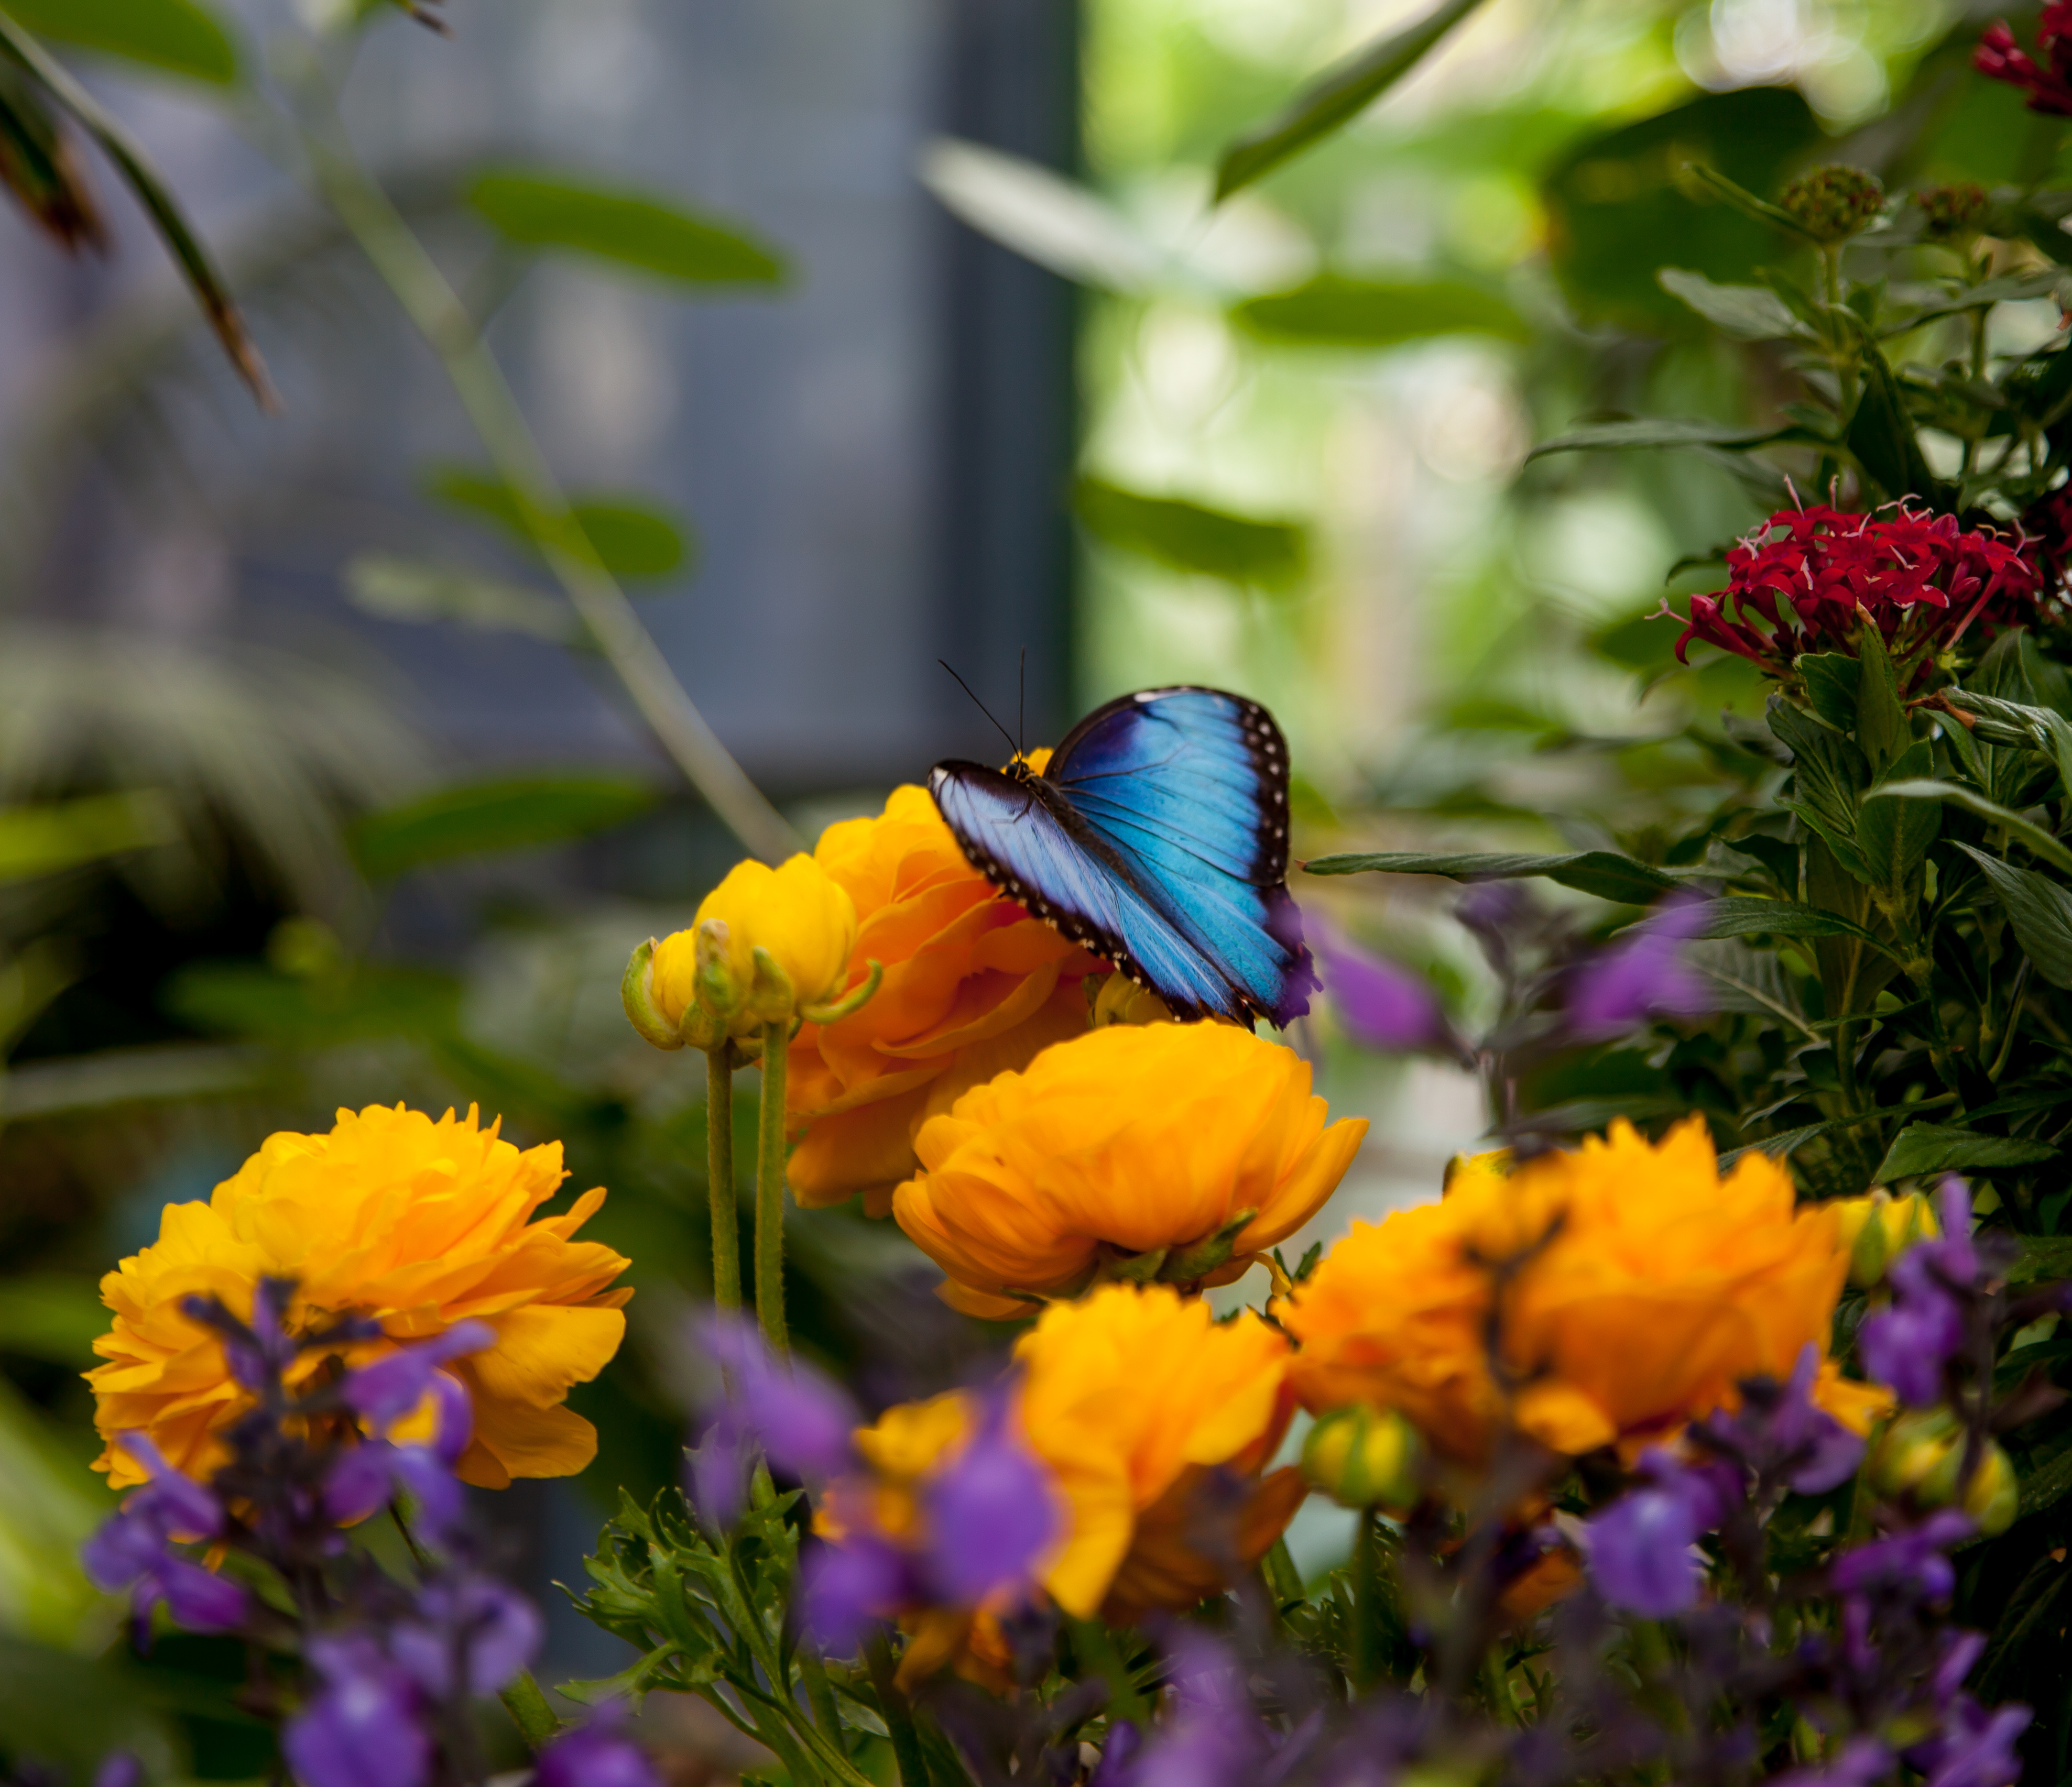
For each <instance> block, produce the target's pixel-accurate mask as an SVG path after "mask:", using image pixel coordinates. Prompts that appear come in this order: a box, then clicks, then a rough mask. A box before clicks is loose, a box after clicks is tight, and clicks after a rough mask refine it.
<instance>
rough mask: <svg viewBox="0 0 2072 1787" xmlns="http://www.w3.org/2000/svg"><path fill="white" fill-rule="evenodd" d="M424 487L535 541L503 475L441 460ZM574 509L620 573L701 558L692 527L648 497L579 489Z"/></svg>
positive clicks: (605, 560) (661, 570)
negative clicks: (486, 474) (691, 532)
mask: <svg viewBox="0 0 2072 1787" xmlns="http://www.w3.org/2000/svg"><path fill="white" fill-rule="evenodd" d="M425 491H426V495H430V496H432V497H434V498H436V499H438V501H440V502H442V503H446V505H447V506H448V507H452V508H456V509H461V510H463V511H467V512H468V513H470V514H472V515H478V516H483V517H484V518H486V519H487V520H491V521H494V522H495V523H496V524H497V525H498V526H500V527H501V528H504V530H505V531H506V532H508V533H509V534H510V535H511V536H512V538H513V539H514V540H518V541H519V542H520V544H524V545H528V546H529V545H532V544H533V543H534V542H533V537H532V531H531V529H529V528H528V527H527V526H526V524H525V514H524V508H523V507H522V506H521V505H520V503H519V500H518V498H517V496H516V493H514V492H513V491H512V488H511V487H510V486H509V485H508V484H506V483H504V480H503V479H500V478H492V477H487V476H485V475H484V474H482V473H480V472H477V471H471V470H467V468H466V467H465V466H434V468H433V469H432V470H431V471H430V473H429V474H427V475H426V479H425ZM569 514H570V515H572V516H574V518H575V521H576V525H577V526H578V527H579V528H582V531H583V532H584V534H585V536H587V538H588V539H589V540H590V548H591V549H592V550H593V551H594V552H595V553H596V554H597V557H598V563H599V564H601V565H603V567H604V568H605V569H606V570H607V571H609V572H611V574H612V575H613V576H614V577H623V578H626V579H627V580H629V581H639V580H640V579H642V578H648V577H668V576H670V575H672V573H676V572H677V571H680V570H681V569H683V568H684V566H685V565H686V564H689V563H694V562H695V561H696V554H697V548H696V543H695V541H694V540H693V539H692V538H691V536H690V534H689V529H688V528H685V526H684V524H682V523H681V522H680V521H679V520H677V519H676V517H675V516H672V515H671V514H670V513H669V511H668V510H666V509H664V508H663V507H661V506H660V504H658V503H651V502H649V501H648V500H647V499H645V498H644V497H641V496H637V495H625V494H613V495H604V494H602V493H590V494H578V495H572V496H571V497H570V498H569Z"/></svg>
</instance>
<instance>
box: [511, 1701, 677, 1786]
mask: <svg viewBox="0 0 2072 1787" xmlns="http://www.w3.org/2000/svg"><path fill="white" fill-rule="evenodd" d="M601 1711H602V1709H601ZM615 1724H616V1721H615V1719H612V1718H611V1717H610V1716H608V1715H601V1716H599V1717H598V1718H596V1719H592V1720H591V1722H590V1723H589V1724H587V1725H585V1726H584V1727H582V1729H581V1730H579V1731H573V1732H569V1733H568V1734H567V1735H566V1736H562V1737H557V1738H556V1739H555V1740H554V1741H553V1743H551V1744H549V1745H548V1746H547V1747H546V1748H545V1749H544V1750H542V1751H541V1752H540V1760H539V1761H538V1762H537V1764H534V1767H533V1771H532V1780H533V1783H534V1787H662V1777H660V1775H659V1774H657V1773H656V1770H655V1764H653V1763H652V1762H650V1761H649V1760H648V1753H647V1752H646V1751H644V1750H643V1749H642V1748H640V1746H639V1744H635V1742H634V1741H633V1740H631V1738H629V1737H624V1736H621V1735H620V1734H619V1732H618V1731H617V1730H616V1729H615Z"/></svg>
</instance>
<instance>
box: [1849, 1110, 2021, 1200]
mask: <svg viewBox="0 0 2072 1787" xmlns="http://www.w3.org/2000/svg"><path fill="white" fill-rule="evenodd" d="M2057 1155H2058V1150H2057V1149H2056V1148H2053V1147H2052V1146H2051V1145H2050V1144H2049V1143H2048V1142H2037V1141H2029V1140H2025V1138H2023V1137H2021V1136H1982V1135H1980V1134H1979V1132H1977V1131H1976V1130H1972V1129H1960V1128H1957V1127H1956V1126H1955V1125H1954V1124H1939V1123H1910V1124H1908V1125H1907V1126H1906V1127H1905V1128H1904V1129H1902V1130H1901V1131H1900V1132H1899V1133H1898V1134H1897V1136H1894V1137H1893V1143H1892V1146H1891V1147H1890V1148H1888V1149H1887V1150H1886V1151H1885V1158H1884V1160H1882V1161H1880V1162H1879V1163H1878V1169H1877V1172H1876V1173H1874V1174H1873V1175H1872V1177H1873V1178H1875V1179H1876V1180H1877V1182H1878V1183H1879V1184H1880V1185H1890V1184H1891V1183H1892V1182H1893V1181H1894V1180H1895V1179H1918V1178H1920V1177H1922V1176H1923V1175H1925V1174H1927V1173H1964V1172H1975V1171H1977V1170H1978V1169H1980V1168H1984V1167H2002V1166H2031V1165H2034V1164H2035V1163H2036V1162H2037V1161H2049V1160H2054V1159H2056V1158H2057Z"/></svg>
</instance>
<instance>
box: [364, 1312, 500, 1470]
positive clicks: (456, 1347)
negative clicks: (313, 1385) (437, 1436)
mask: <svg viewBox="0 0 2072 1787" xmlns="http://www.w3.org/2000/svg"><path fill="white" fill-rule="evenodd" d="M495 1344H496V1331H495V1329H493V1328H491V1327H490V1326H489V1325H488V1324H487V1322H480V1321H463V1322H456V1323H455V1324H454V1325H453V1326H452V1327H450V1328H449V1329H447V1330H446V1332H445V1333H443V1334H439V1335H437V1336H435V1337H434V1338H432V1339H430V1340H428V1341H419V1342H418V1343H417V1344H416V1345H411V1346H403V1347H398V1348H397V1349H396V1351H394V1352H393V1353H391V1354H389V1356H388V1357H387V1358H381V1359H376V1361H375V1362H374V1363H373V1364H372V1365H369V1366H362V1367H361V1368H360V1370H357V1371H355V1372H352V1373H350V1374H348V1375H347V1378H346V1380H345V1382H343V1384H342V1385H341V1386H339V1394H340V1395H342V1396H343V1398H344V1399H345V1403H346V1406H347V1407H348V1408H351V1409H352V1411H354V1412H355V1413H356V1414H358V1415H363V1416H364V1417H365V1418H366V1419H368V1421H370V1422H371V1423H373V1430H374V1432H376V1433H377V1434H384V1435H385V1434H386V1433H387V1432H388V1430H389V1428H392V1427H393V1426H394V1425H395V1424H396V1423H397V1422H398V1421H400V1420H402V1419H405V1417H406V1416H407V1415H409V1414H410V1413H411V1412H412V1411H414V1410H415V1409H416V1407H417V1405H418V1404H419V1403H421V1402H422V1401H423V1400H424V1399H425V1398H426V1396H427V1395H432V1394H434V1393H435V1392H436V1393H438V1395H439V1397H440V1403H441V1406H440V1409H439V1414H440V1423H439V1425H440V1432H441V1437H442V1439H443V1438H444V1435H445V1428H446V1415H447V1411H448V1407H449V1393H448V1392H446V1391H444V1390H443V1388H442V1386H445V1385H451V1386H453V1388H454V1390H457V1391H460V1395H461V1406H462V1407H463V1410H465V1409H466V1407H467V1391H465V1390H462V1389H461V1386H459V1384H458V1383H457V1382H455V1381H454V1379H453V1378H451V1377H450V1376H448V1375H447V1374H446V1373H444V1372H442V1370H440V1369H439V1368H440V1367H441V1366H443V1365H446V1364H447V1363H449V1362H451V1361H452V1360H454V1359H457V1358H460V1357H461V1356H462V1355H463V1354H468V1353H480V1352H483V1351H484V1350H486V1349H488V1348H490V1347H491V1346H494V1345H495ZM461 1449H462V1450H463V1451H465V1450H466V1449H467V1443H466V1441H465V1440H463V1442H462V1446H461ZM456 1456H458V1454H456Z"/></svg>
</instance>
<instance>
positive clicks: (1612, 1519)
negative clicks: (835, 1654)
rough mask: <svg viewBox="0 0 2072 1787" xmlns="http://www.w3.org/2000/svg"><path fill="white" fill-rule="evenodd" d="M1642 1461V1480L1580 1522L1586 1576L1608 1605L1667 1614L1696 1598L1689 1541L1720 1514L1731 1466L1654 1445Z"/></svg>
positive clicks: (1700, 1567) (1695, 1560) (1698, 1568)
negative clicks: (1699, 1463)
mask: <svg viewBox="0 0 2072 1787" xmlns="http://www.w3.org/2000/svg"><path fill="white" fill-rule="evenodd" d="M1641 1468H1642V1472H1643V1473H1644V1474H1645V1475H1646V1477H1648V1478H1649V1479H1650V1481H1648V1482H1647V1483H1646V1485H1644V1486H1643V1487H1642V1488H1639V1489H1630V1490H1628V1491H1627V1492H1626V1494H1624V1495H1622V1496H1621V1497H1619V1498H1618V1501H1614V1503H1612V1505H1611V1506H1609V1507H1608V1508H1606V1509H1605V1510H1604V1512H1603V1513H1601V1514H1598V1515H1597V1517H1596V1518H1594V1519H1593V1520H1589V1521H1586V1522H1585V1523H1584V1526H1583V1531H1584V1534H1585V1539H1586V1543H1585V1551H1586V1553H1587V1555H1588V1559H1589V1568H1590V1580H1592V1581H1593V1582H1594V1583H1595V1584H1597V1592H1598V1593H1600V1594H1601V1595H1602V1596H1604V1597H1605V1600H1607V1601H1609V1602H1610V1603H1611V1604H1612V1605H1613V1606H1614V1607H1618V1608H1625V1609H1626V1611H1627V1612H1630V1613H1638V1614H1640V1615H1642V1617H1645V1618H1647V1619H1653V1620H1660V1619H1667V1617H1669V1616H1670V1615H1671V1614H1672V1613H1681V1612H1684V1611H1685V1610H1686V1609H1688V1608H1691V1607H1692V1606H1695V1605H1696V1603H1697V1600H1698V1589H1699V1585H1700V1583H1701V1582H1702V1581H1703V1580H1704V1564H1703V1562H1702V1560H1701V1559H1700V1557H1699V1555H1698V1554H1697V1553H1696V1551H1695V1550H1694V1549H1693V1547H1695V1546H1696V1543H1697V1542H1698V1536H1699V1534H1701V1533H1704V1532H1707V1531H1708V1530H1711V1529H1712V1527H1714V1526H1717V1525H1718V1524H1719V1522H1720V1518H1721V1516H1722V1515H1723V1514H1725V1496H1726V1494H1727V1493H1728V1487H1727V1482H1728V1481H1730V1480H1731V1477H1732V1473H1730V1472H1728V1471H1726V1470H1725V1469H1724V1468H1723V1467H1718V1466H1713V1467H1709V1468H1707V1467H1700V1468H1698V1469H1693V1468H1692V1467H1690V1466H1688V1465H1683V1463H1681V1462H1680V1461H1679V1460H1676V1459H1675V1458H1673V1457H1671V1456H1670V1455H1669V1454H1668V1453H1667V1452H1663V1451H1661V1450H1659V1448H1657V1449H1654V1450H1651V1451H1649V1452H1647V1453H1646V1454H1645V1455H1644V1456H1643V1457H1642V1460H1641ZM1723 1480H1724V1481H1723Z"/></svg>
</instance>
